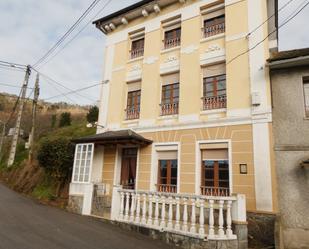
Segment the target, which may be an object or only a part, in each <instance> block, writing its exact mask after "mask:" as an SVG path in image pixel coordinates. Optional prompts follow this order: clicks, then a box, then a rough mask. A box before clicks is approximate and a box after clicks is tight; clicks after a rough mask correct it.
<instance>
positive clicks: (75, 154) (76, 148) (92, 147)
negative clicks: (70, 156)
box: [72, 143, 94, 184]
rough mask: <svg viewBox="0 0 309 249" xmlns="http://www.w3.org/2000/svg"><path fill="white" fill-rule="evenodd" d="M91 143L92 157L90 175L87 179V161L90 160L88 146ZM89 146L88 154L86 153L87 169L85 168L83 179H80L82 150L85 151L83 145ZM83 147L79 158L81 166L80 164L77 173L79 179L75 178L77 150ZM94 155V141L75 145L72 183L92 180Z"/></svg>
mask: <svg viewBox="0 0 309 249" xmlns="http://www.w3.org/2000/svg"><path fill="white" fill-rule="evenodd" d="M89 145H91V156H90V157H91V158H90V164H89V177H88V181H85V171H86V162H87V160H88V152H89V150H88V146H89ZM84 146H87V150H86V152H85V153H86V155H85V166H84V167H85V169H84V173H83V180H82V181H80V180H79V178H80V176H81V174H80V173H81V172H80V168H81V157H82V154H83V153H82V151H83V147H84ZM79 147H81V153H80V158H79V166H78V173H77V176H78V177H77V178H78V180H74V176H75V173H76V170H77V168H76V166H77V165H76V163H77V150H78V148H79ZM93 155H94V143H84V144H76V146H75V153H74V164H73V173H72V183H79V184H84V183H90V181H91V174H92V162H93Z"/></svg>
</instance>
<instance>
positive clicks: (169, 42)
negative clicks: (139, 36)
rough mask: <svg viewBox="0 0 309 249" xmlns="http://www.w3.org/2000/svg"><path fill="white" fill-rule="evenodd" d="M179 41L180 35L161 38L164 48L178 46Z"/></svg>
mask: <svg viewBox="0 0 309 249" xmlns="http://www.w3.org/2000/svg"><path fill="white" fill-rule="evenodd" d="M180 43H181V37H180V36H179V37H175V38H170V39H165V40H163V44H164V49H169V48H173V47H178V46H180Z"/></svg>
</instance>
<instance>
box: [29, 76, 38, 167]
mask: <svg viewBox="0 0 309 249" xmlns="http://www.w3.org/2000/svg"><path fill="white" fill-rule="evenodd" d="M39 77H40V76H39V73H38V74H37V75H36V80H35V86H34V98H33V103H32V128H31V133H30V136H29V162H32V159H33V140H34V132H35V125H36V122H35V121H36V108H37V104H38V99H39V94H40V87H39Z"/></svg>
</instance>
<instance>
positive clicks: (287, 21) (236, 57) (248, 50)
mask: <svg viewBox="0 0 309 249" xmlns="http://www.w3.org/2000/svg"><path fill="white" fill-rule="evenodd" d="M308 5H309V2H307V3H306V4H305V5H304V6H303V7H302V8H301V9H300V10H298V11H297V12H296V13H295V14H294V15H293V16H292V17H290V18H289V19H287V20H286V21H285V22H283V23H282V24H281V25H279V27H278V28H277V29H276V30H274V31H272V32H270V33H268V35H267V36H266V37H265V38H264V39H263V40H261V41H260V42H258V43H257V44H255V45H254V46H253V47H251V48H249V49H247V50H246V51H245V52H243V53H240V54H239V55H237V56H235V57H234V58H232V59H231V60H230V61H228V62H227V63H226V65H229V64H230V63H232V62H233V61H235V60H236V59H238V58H239V57H241V56H243V55H245V54H247V53H249V52H250V51H251V50H253V49H255V48H256V47H258V46H259V45H260V44H262V43H263V42H264V41H265V40H266V39H267V38H268V37H269V36H271V35H272V34H274V33H275V32H278V31H279V29H280V28H282V27H284V26H285V25H286V24H288V23H289V22H290V21H292V20H293V19H294V18H295V17H296V16H297V15H298V14H299V13H301V12H302V11H303V10H304V9H305V8H306V7H307V6H308Z"/></svg>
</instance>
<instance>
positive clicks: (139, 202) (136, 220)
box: [135, 194, 141, 223]
mask: <svg viewBox="0 0 309 249" xmlns="http://www.w3.org/2000/svg"><path fill="white" fill-rule="evenodd" d="M140 211H141V195H140V194H137V203H136V217H135V222H136V223H140Z"/></svg>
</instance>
